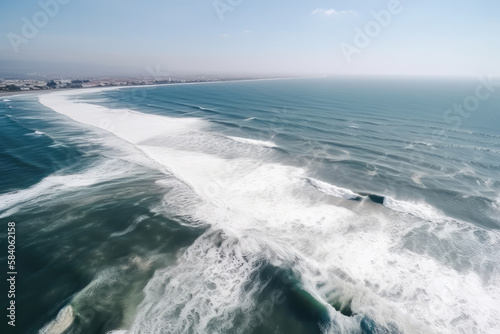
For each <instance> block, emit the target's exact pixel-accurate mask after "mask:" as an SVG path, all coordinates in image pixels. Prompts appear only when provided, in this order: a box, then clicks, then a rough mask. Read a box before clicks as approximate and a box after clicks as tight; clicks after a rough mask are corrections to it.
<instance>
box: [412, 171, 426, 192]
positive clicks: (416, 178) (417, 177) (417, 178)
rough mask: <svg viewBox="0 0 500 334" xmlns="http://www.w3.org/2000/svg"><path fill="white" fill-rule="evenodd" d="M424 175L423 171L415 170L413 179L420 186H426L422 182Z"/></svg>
mask: <svg viewBox="0 0 500 334" xmlns="http://www.w3.org/2000/svg"><path fill="white" fill-rule="evenodd" d="M423 176H424V174H422V173H419V172H414V173H413V175H412V176H411V179H412V180H413V182H415V183H416V184H418V185H419V186H422V187H424V188H425V186H424V184H423V183H422V177H423Z"/></svg>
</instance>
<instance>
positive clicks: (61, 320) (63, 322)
mask: <svg viewBox="0 0 500 334" xmlns="http://www.w3.org/2000/svg"><path fill="white" fill-rule="evenodd" d="M74 320H75V314H74V312H73V308H72V307H71V305H67V306H65V307H64V308H62V309H61V311H59V313H58V314H57V317H56V318H55V319H54V320H52V321H51V322H49V323H48V324H47V325H45V326H44V327H43V328H42V329H40V331H39V332H38V333H39V334H62V333H64V331H65V330H66V329H68V328H69V326H71V324H72V323H73V321H74Z"/></svg>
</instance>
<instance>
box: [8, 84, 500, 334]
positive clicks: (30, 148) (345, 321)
mask: <svg viewBox="0 0 500 334" xmlns="http://www.w3.org/2000/svg"><path fill="white" fill-rule="evenodd" d="M481 85H482V84H481V81H474V80H468V81H467V80H428V79H425V80H424V79H411V80H410V79H374V78H372V79H332V78H319V79H292V80H267V81H251V82H226V83H214V84H192V85H167V86H157V87H138V88H123V89H116V90H106V89H102V90H89V91H84V90H76V91H73V92H62V93H59V92H58V93H52V94H46V95H41V96H40V97H38V96H28V95H25V96H17V97H7V98H0V127H1V129H2V131H1V132H0V137H1V140H0V157H1V160H0V168H1V171H2V175H1V176H0V220H1V223H2V233H3V234H2V235H3V236H2V238H1V240H0V242H1V244H2V249H4V250H5V249H6V226H7V222H8V221H14V222H16V225H17V230H16V237H17V253H16V256H17V261H18V268H17V271H18V273H19V276H18V282H17V288H18V294H17V297H16V302H17V305H18V309H17V317H18V326H16V330H17V331H18V332H19V333H36V332H38V331H39V330H41V331H42V332H45V333H107V332H111V331H112V332H113V333H115V334H116V333H121V332H120V331H126V333H496V332H499V331H500V320H499V319H500V271H499V264H500V231H499V228H500V191H499V190H500V119H499V116H500V110H499V106H500V88H499V87H496V89H497V90H499V91H495V90H493V91H491V92H490V91H489V90H487V88H485V87H484V86H481ZM478 86H480V87H482V88H481V92H482V93H487V92H490V94H486V95H487V97H486V96H484V98H482V99H480V100H479V99H477V101H478V104H477V105H471V104H469V105H467V103H471V101H475V100H474V99H473V98H471V97H474V96H475V94H476V91H477V87H478ZM483 95H484V94H483ZM464 103H465V107H463V108H462V109H461V110H460V109H457V108H455V109H453V108H454V105H459V106H460V105H462V104H464ZM467 108H468V109H467ZM469 109H470V110H469ZM4 254H6V252H4ZM2 256H3V255H2ZM4 261H6V257H5V256H3V257H2V263H4ZM5 289H7V287H6V286H5ZM5 291H6V290H5ZM2 302H3V301H2ZM3 303H4V302H3ZM3 305H7V304H5V303H4V304H3ZM2 325H4V324H2Z"/></svg>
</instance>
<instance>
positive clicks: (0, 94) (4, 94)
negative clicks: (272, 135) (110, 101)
mask: <svg viewBox="0 0 500 334" xmlns="http://www.w3.org/2000/svg"><path fill="white" fill-rule="evenodd" d="M305 78H309V77H292V78H265V79H244V80H220V81H204V82H178V83H161V84H152V85H130V86H104V87H88V88H56V89H47V90H39V91H18V92H0V98H15V97H18V96H24V95H30V94H33V95H35V96H38V95H44V94H50V93H61V92H68V93H70V92H71V94H73V93H74V92H82V93H83V94H85V93H90V92H93V91H106V90H117V89H124V88H138V87H143V88H147V87H159V86H178V85H201V84H217V83H218V84H221V83H230V82H250V81H269V80H290V79H305Z"/></svg>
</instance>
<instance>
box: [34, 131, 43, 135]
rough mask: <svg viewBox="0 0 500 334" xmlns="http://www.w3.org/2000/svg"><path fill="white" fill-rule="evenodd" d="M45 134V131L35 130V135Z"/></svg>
mask: <svg viewBox="0 0 500 334" xmlns="http://www.w3.org/2000/svg"><path fill="white" fill-rule="evenodd" d="M43 134H45V132H42V131H38V130H36V131H35V135H37V136H40V135H43Z"/></svg>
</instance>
